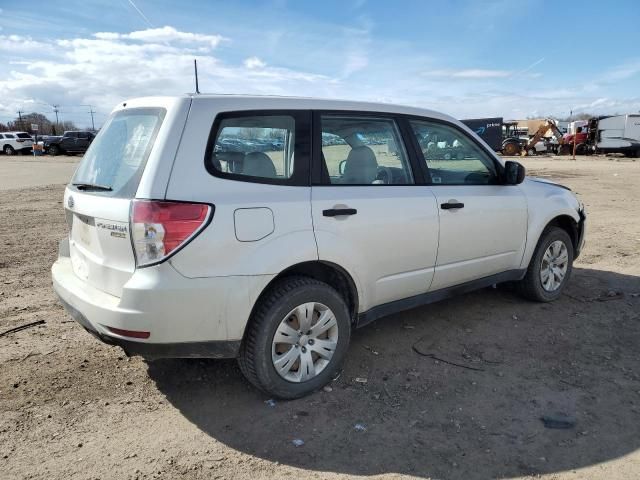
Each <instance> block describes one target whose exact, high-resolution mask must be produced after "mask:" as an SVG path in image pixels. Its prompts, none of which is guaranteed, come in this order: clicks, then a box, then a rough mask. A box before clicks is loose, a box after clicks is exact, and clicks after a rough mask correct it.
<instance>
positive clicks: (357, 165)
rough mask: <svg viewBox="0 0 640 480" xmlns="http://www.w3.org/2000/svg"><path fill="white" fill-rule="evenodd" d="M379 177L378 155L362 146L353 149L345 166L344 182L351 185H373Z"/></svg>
mask: <svg viewBox="0 0 640 480" xmlns="http://www.w3.org/2000/svg"><path fill="white" fill-rule="evenodd" d="M377 176H378V161H377V160H376V154H375V153H373V150H371V149H370V148H369V147H367V146H365V145H362V146H360V147H356V148H353V149H351V151H350V152H349V155H348V156H347V160H346V161H345V164H344V173H343V174H342V182H343V183H346V184H351V185H371V184H372V183H373V182H374V180H375V179H376V177H377Z"/></svg>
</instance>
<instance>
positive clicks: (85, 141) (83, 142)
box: [74, 132, 90, 152]
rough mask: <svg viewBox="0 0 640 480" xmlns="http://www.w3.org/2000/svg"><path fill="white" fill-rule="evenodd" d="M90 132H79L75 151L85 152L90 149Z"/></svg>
mask: <svg viewBox="0 0 640 480" xmlns="http://www.w3.org/2000/svg"><path fill="white" fill-rule="evenodd" d="M89 143H90V142H89V132H78V138H77V139H76V143H75V147H74V150H76V151H78V152H84V151H86V150H87V148H89Z"/></svg>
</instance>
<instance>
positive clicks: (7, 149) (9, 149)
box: [2, 145, 16, 155]
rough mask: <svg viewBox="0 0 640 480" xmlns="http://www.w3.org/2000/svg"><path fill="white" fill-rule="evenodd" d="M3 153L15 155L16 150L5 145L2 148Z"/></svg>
mask: <svg viewBox="0 0 640 480" xmlns="http://www.w3.org/2000/svg"><path fill="white" fill-rule="evenodd" d="M2 151H3V152H4V154H5V155H15V154H16V151H15V149H14V148H13V147H12V146H11V145H5V146H4V148H3V149H2Z"/></svg>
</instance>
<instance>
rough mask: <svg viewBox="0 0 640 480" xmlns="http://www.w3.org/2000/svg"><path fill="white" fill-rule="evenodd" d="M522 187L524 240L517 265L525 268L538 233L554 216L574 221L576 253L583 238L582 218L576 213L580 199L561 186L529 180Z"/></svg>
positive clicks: (539, 234) (534, 246) (540, 232)
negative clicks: (525, 219)
mask: <svg viewBox="0 0 640 480" xmlns="http://www.w3.org/2000/svg"><path fill="white" fill-rule="evenodd" d="M523 190H524V192H525V194H526V195H527V204H528V227H527V243H526V246H525V250H524V254H523V257H522V262H521V265H520V267H521V268H527V266H528V265H529V262H530V261H531V257H533V253H534V251H535V249H536V246H537V244H538V240H539V239H540V236H541V235H542V232H543V231H544V229H545V228H546V227H547V226H548V225H549V224H550V223H551V222H552V221H553V220H554V219H556V218H558V217H563V216H566V217H569V218H570V219H571V220H572V221H573V222H575V226H576V229H577V232H578V236H579V238H578V239H579V242H577V243H578V245H577V247H578V248H576V253H578V252H579V247H580V246H581V243H582V241H583V237H584V220H583V219H582V217H581V213H580V212H581V205H580V202H579V201H578V199H577V198H576V197H575V195H574V194H573V193H571V191H570V190H568V189H566V188H565V187H562V186H559V185H555V184H553V183H548V182H544V183H541V182H536V181H534V180H532V179H527V180H525V182H524V183H523ZM580 237H582V238H580Z"/></svg>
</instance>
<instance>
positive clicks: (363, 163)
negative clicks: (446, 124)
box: [311, 113, 438, 311]
mask: <svg viewBox="0 0 640 480" xmlns="http://www.w3.org/2000/svg"><path fill="white" fill-rule="evenodd" d="M314 123H315V124H316V125H317V124H318V123H320V128H316V133H315V137H317V138H314V141H315V142H318V143H320V142H321V148H316V151H315V152H314V165H318V167H319V168H318V172H317V176H318V177H319V178H320V181H319V182H316V184H314V186H313V187H312V192H311V198H312V215H313V225H314V232H315V236H316V242H317V245H318V255H319V258H320V260H321V261H327V262H332V263H336V264H338V265H341V266H342V267H344V268H346V269H347V270H348V271H349V273H350V274H351V276H352V277H353V278H354V280H355V282H356V283H357V286H358V292H359V296H360V298H359V309H360V311H365V310H368V309H369V308H371V307H374V306H376V305H380V304H383V303H387V302H391V301H394V300H399V299H401V298H405V297H410V296H413V295H418V294H421V293H424V292H426V291H427V290H428V288H429V285H430V283H431V280H432V277H433V271H434V267H435V260H436V252H437V248H438V210H437V205H436V200H435V197H434V196H433V194H432V193H431V191H430V188H429V187H428V186H425V185H422V186H420V185H416V181H415V178H414V175H413V173H412V168H411V166H410V162H409V158H408V155H407V149H406V148H405V145H404V142H403V140H402V136H401V134H400V131H399V129H398V126H397V124H396V121H395V120H394V119H393V118H392V117H390V116H389V117H384V116H378V115H367V114H363V115H360V114H353V113H349V114H347V113H344V114H343V113H336V114H322V115H320V114H316V117H315V120H314Z"/></svg>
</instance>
